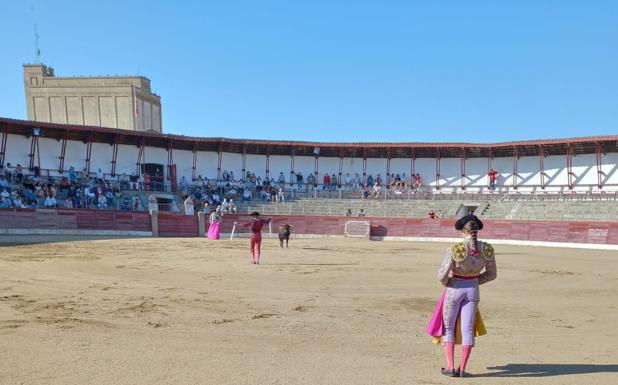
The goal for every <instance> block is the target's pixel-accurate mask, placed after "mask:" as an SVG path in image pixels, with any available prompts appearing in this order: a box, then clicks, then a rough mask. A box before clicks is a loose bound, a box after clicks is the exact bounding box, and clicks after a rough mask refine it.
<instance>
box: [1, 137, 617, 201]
mask: <svg viewBox="0 0 618 385" xmlns="http://www.w3.org/2000/svg"><path fill="white" fill-rule="evenodd" d="M61 146H62V142H61V141H57V140H54V139H47V138H40V139H39V151H40V158H41V168H42V169H43V170H46V169H49V170H51V171H50V174H52V175H57V174H58V172H57V170H58V167H59V165H60V159H59V157H60V151H61ZM86 148H87V146H86V144H85V143H82V142H76V141H68V142H67V147H66V154H65V161H64V169H65V170H68V169H69V168H70V167H71V166H73V167H75V169H77V170H82V169H84V167H85V166H86ZM29 152H30V139H29V138H26V137H24V136H20V135H13V134H10V135H9V136H8V139H7V148H6V156H5V163H8V162H10V163H11V164H12V165H13V166H15V165H16V164H17V163H20V164H21V165H23V166H25V167H27V166H28V164H29V158H28V154H29ZM112 154H113V146H111V145H109V144H104V143H93V145H92V159H91V164H90V170H91V172H95V171H96V170H97V169H98V168H101V170H102V171H103V172H104V173H107V174H109V173H111V167H112V164H111V161H112ZM137 154H138V148H137V146H129V145H119V146H118V159H117V164H116V173H117V174H122V173H127V174H130V173H132V172H134V171H135V170H136V164H137ZM173 156H174V163H175V164H176V169H177V172H178V177H179V178H180V177H181V176H185V177H186V178H187V179H189V180H190V179H191V175H192V166H193V154H192V152H191V151H180V150H175V151H174V153H173ZM145 161H146V162H147V163H159V164H162V165H164V166H165V165H167V150H166V149H164V148H155V147H146V149H145ZM566 161H567V157H566V156H548V157H546V158H545V159H544V169H545V174H544V183H545V185H546V187H547V188H548V189H552V188H553V189H557V188H560V187H564V186H568V179H569V177H568V173H567V167H566ZM217 162H218V155H217V153H216V152H206V151H205V152H199V153H198V155H197V165H196V176H197V175H202V176H207V177H208V178H216V176H217ZM601 163H602V165H601V170H602V172H603V174H602V178H601V180H602V183H603V184H604V185H608V186H607V187H610V186H611V185H615V186H617V187H618V153H610V154H605V155H603V156H602V158H601ZM386 164H387V161H386V159H375V158H369V159H367V175H369V174H371V175H373V177H374V178H375V177H376V175H377V174H380V175H381V176H382V178H385V177H386V171H387V170H386ZM269 165H270V176H271V177H272V178H275V179H277V177H278V176H279V173H280V172H283V175H284V176H285V180H286V182H289V181H290V172H291V171H292V169H291V167H292V164H291V159H290V157H289V156H279V155H271V156H270V162H269ZM487 165H488V162H487V159H484V158H480V159H479V158H471V159H467V160H466V169H465V177H463V182H464V185H465V186H466V188H473V187H485V186H487V184H488V178H487ZM492 167H493V168H494V169H495V170H496V171H497V172H498V181H497V184H498V186H509V187H510V186H512V185H513V175H512V174H513V158H510V157H509V158H494V159H493V160H492ZM414 168H415V171H416V172H418V173H420V174H421V176H422V177H423V184H424V185H429V186H435V185H436V179H437V177H436V160H435V159H434V158H417V159H416V161H415V162H414ZM318 169H319V175H318V180H319V181H320V183H321V182H322V179H323V177H324V174H325V173H328V174H329V175H332V174H335V175H338V173H339V158H326V157H319V158H318ZM390 169H391V172H393V173H395V174H400V175H402V174H403V173H405V174H406V175H407V176H410V175H411V174H412V171H413V165H412V162H411V160H410V159H406V158H394V159H391V167H390ZM223 170H227V171H233V172H234V175H235V176H236V178H238V177H239V176H240V175H241V174H242V155H241V154H233V153H223V155H222V160H221V172H223ZM246 170H247V171H251V172H253V173H255V174H256V175H258V176H261V177H262V178H264V177H265V175H266V156H265V155H250V154H248V155H247V158H246ZM294 171H295V172H298V171H301V172H302V173H303V175H304V176H305V178H306V177H307V176H308V175H309V174H310V173H314V172H315V158H314V157H312V156H297V157H295V159H294ZM517 171H518V175H517V185H518V186H519V187H520V188H522V189H523V190H524V191H525V189H532V188H533V187H537V188H538V187H539V186H540V184H541V173H540V162H539V157H538V156H533V157H521V158H519V159H518V160H517ZM346 173H350V175H354V174H356V173H358V174H359V175H362V173H363V159H362V158H344V160H343V168H342V175H344V176H345V174H346ZM572 182H573V185H574V186H575V189H577V190H586V189H588V186H596V184H597V182H598V174H597V166H596V156H595V154H586V155H576V156H574V157H573V175H572ZM461 183H462V175H461V163H460V159H459V158H442V159H441V160H440V176H439V184H440V186H441V187H442V188H445V189H458V188H460V187H461Z"/></svg>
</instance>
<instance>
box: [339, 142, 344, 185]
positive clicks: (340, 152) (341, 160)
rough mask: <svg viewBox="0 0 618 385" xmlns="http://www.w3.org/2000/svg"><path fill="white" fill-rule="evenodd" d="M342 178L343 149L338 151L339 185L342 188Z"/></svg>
mask: <svg viewBox="0 0 618 385" xmlns="http://www.w3.org/2000/svg"><path fill="white" fill-rule="evenodd" d="M342 176H343V148H342V149H340V150H339V179H338V181H339V185H340V186H343V183H342V181H341V177H342Z"/></svg>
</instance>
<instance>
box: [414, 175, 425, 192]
mask: <svg viewBox="0 0 618 385" xmlns="http://www.w3.org/2000/svg"><path fill="white" fill-rule="evenodd" d="M422 185H423V179H422V178H421V175H420V174H419V173H416V175H415V176H414V191H415V192H419V191H421V186H422Z"/></svg>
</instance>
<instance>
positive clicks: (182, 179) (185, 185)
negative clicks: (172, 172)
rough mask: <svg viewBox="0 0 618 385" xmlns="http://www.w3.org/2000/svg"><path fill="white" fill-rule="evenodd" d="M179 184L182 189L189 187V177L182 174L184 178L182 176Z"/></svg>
mask: <svg viewBox="0 0 618 385" xmlns="http://www.w3.org/2000/svg"><path fill="white" fill-rule="evenodd" d="M178 185H179V186H180V189H181V190H186V189H188V188H189V184H188V183H187V178H185V176H184V175H183V176H182V178H180V183H179V184H178Z"/></svg>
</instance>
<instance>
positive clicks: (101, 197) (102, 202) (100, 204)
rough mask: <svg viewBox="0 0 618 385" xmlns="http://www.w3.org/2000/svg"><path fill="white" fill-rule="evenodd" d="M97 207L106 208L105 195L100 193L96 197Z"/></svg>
mask: <svg viewBox="0 0 618 385" xmlns="http://www.w3.org/2000/svg"><path fill="white" fill-rule="evenodd" d="M97 208H99V209H106V208H107V198H106V197H105V195H103V194H101V195H99V197H98V198H97Z"/></svg>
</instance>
